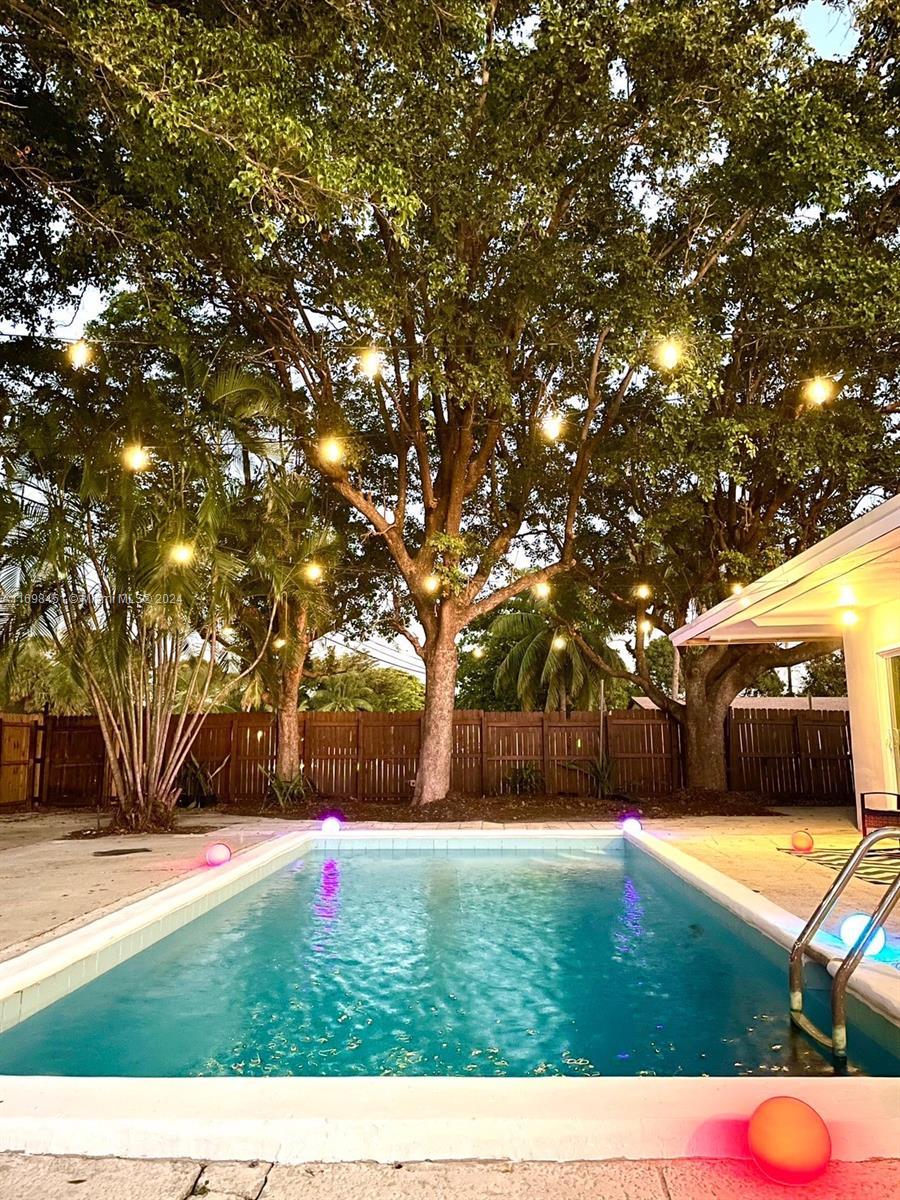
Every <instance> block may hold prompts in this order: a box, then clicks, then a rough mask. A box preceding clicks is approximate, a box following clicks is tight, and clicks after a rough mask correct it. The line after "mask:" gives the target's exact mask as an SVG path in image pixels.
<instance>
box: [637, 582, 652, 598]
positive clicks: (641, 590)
mask: <svg viewBox="0 0 900 1200" xmlns="http://www.w3.org/2000/svg"><path fill="white" fill-rule="evenodd" d="M634 594H635V595H636V596H637V598H638V600H649V599H650V584H649V583H639V584H638V585H637V587H636V588H635V589H634Z"/></svg>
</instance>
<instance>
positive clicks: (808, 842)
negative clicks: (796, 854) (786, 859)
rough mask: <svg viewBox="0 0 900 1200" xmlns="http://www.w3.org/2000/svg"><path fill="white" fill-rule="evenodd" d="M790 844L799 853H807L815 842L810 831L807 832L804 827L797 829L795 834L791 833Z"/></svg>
mask: <svg viewBox="0 0 900 1200" xmlns="http://www.w3.org/2000/svg"><path fill="white" fill-rule="evenodd" d="M791 845H792V846H793V847H794V849H795V850H799V851H800V853H801V854H808V853H809V852H810V850H812V848H813V846H814V845H815V843H814V842H813V839H812V834H811V833H807V832H806V830H805V829H798V830H797V832H796V833H795V834H792V835H791Z"/></svg>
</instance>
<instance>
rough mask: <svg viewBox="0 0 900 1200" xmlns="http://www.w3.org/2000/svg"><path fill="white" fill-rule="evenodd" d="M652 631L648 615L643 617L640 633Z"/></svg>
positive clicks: (651, 623)
mask: <svg viewBox="0 0 900 1200" xmlns="http://www.w3.org/2000/svg"><path fill="white" fill-rule="evenodd" d="M652 632H653V622H652V621H651V620H650V619H649V618H648V617H645V618H644V620H643V621H641V633H652Z"/></svg>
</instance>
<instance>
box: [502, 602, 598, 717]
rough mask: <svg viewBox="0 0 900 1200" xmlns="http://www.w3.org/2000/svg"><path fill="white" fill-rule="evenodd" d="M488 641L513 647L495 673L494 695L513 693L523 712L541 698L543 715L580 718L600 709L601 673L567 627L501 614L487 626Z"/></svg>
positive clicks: (536, 615) (522, 614)
mask: <svg viewBox="0 0 900 1200" xmlns="http://www.w3.org/2000/svg"><path fill="white" fill-rule="evenodd" d="M489 633H490V635H491V636H492V637H497V638H502V639H503V640H505V641H512V646H511V647H510V649H509V650H508V651H507V653H506V656H505V657H504V658H503V660H502V662H501V663H500V666H499V668H498V670H497V677H496V683H495V687H496V690H497V692H498V693H499V692H501V691H503V690H506V689H509V690H512V691H514V692H515V694H516V696H518V698H519V703H520V704H521V706H522V709H523V711H525V712H532V711H534V709H536V708H537V707H538V703H539V698H540V696H541V694H542V693H543V694H544V696H545V699H544V710H545V711H546V712H554V711H555V712H561V713H567V712H570V711H572V710H573V709H578V710H580V711H582V712H587V711H590V710H591V709H594V708H596V707H597V706H598V703H599V698H600V685H601V681H602V679H603V674H602V671H601V670H600V668H599V667H597V666H596V665H595V664H594V663H592V662H590V661H589V660H588V659H587V658H586V657H585V656H584V655H583V654H582V652H581V649H580V648H579V646H578V644H577V643H576V642H575V640H574V639H573V638H572V637H571V636H570V635H569V633H568V630H567V627H566V625H564V624H561V623H558V622H557V621H555V620H554V617H553V615H552V614H546V615H545V614H544V613H541V612H535V611H530V610H528V609H519V610H516V611H513V612H506V613H501V615H500V616H499V617H497V618H496V620H494V621H493V622H492V623H491V626H490V631H489ZM596 649H597V650H598V653H601V654H604V655H605V656H606V655H608V656H609V659H610V662H611V663H612V662H613V661H615V662H616V663H618V662H620V660H619V656H618V655H617V654H616V652H615V651H614V650H612V649H610V648H609V647H608V646H606V645H605V644H601V645H600V646H598V647H596Z"/></svg>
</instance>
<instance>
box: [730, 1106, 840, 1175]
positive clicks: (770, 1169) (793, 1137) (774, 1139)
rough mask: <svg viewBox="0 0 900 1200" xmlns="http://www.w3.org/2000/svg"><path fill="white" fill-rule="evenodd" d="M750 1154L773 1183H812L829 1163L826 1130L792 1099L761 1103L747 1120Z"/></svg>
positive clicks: (816, 1117) (815, 1116)
mask: <svg viewBox="0 0 900 1200" xmlns="http://www.w3.org/2000/svg"><path fill="white" fill-rule="evenodd" d="M747 1140H748V1142H749V1144H750V1154H751V1156H752V1158H753V1161H754V1162H755V1163H756V1165H757V1166H758V1167H759V1169H760V1170H761V1171H762V1173H763V1174H764V1175H765V1176H767V1177H768V1178H769V1179H771V1180H773V1181H774V1182H775V1183H811V1182H812V1181H813V1180H814V1179H818V1178H819V1176H820V1175H821V1174H822V1172H823V1171H824V1170H825V1168H826V1167H827V1166H828V1163H829V1162H830V1161H831V1137H830V1136H829V1133H828V1126H827V1125H826V1124H825V1122H824V1121H823V1120H822V1118H821V1117H820V1116H819V1114H818V1113H817V1112H816V1110H815V1109H814V1108H810V1106H809V1105H808V1104H804V1102H803V1101H802V1100H796V1099H795V1098H794V1097H793V1096H773V1097H772V1098H771V1099H770V1100H764V1101H763V1102H762V1104H760V1106H759V1107H758V1108H757V1109H756V1111H755V1112H754V1113H753V1116H752V1117H751V1118H750V1125H749V1128H748V1130H747Z"/></svg>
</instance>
